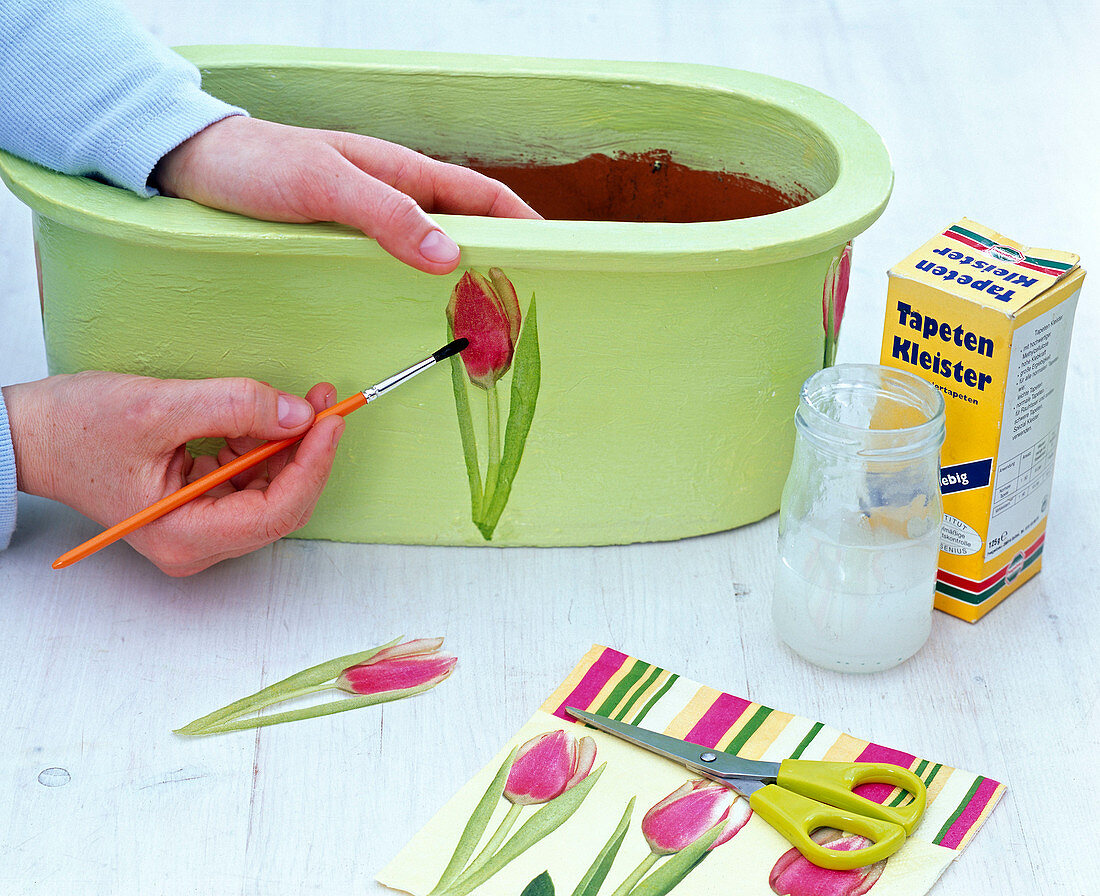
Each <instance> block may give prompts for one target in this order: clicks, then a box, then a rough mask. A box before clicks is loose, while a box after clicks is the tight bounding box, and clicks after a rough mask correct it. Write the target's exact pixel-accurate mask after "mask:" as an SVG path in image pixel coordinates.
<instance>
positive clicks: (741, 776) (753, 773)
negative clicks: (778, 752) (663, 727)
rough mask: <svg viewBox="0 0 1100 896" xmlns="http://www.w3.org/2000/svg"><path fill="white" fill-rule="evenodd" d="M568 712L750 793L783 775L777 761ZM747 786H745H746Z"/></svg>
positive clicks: (600, 717) (595, 716)
mask: <svg viewBox="0 0 1100 896" xmlns="http://www.w3.org/2000/svg"><path fill="white" fill-rule="evenodd" d="M565 711H566V712H567V713H569V714H570V715H571V716H573V717H574V718H577V719H580V720H581V721H583V722H587V723H588V724H589V725H591V726H592V727H593V728H599V729H600V730H601V731H606V732H607V733H608V734H614V735H615V736H616V737H621V738H622V739H623V740H626V741H629V742H630V743H632V744H637V745H638V746H639V747H644V748H645V749H647V750H649V751H650V752H652V753H656V754H657V755H659V756H664V757H665V758H666V759H672V760H673V761H675V762H679V763H681V764H682V765H686V766H687V767H688V768H689V769H691V770H692V771H693V772H696V773H697V774H700V775H705V776H706V777H708V778H714V779H715V780H719V781H722V782H724V783H727V784H730V786H732V787H734V788H736V789H737V790H741V791H742V792H744V793H746V794H748V793H751V792H752V791H753V790H756V789H757V788H758V787H760V786H762V785H763V784H765V783H769V782H771V781H774V780H775V776H776V774H778V772H779V763H777V762H758V761H756V760H754V759H742V758H741V757H740V756H730V755H729V754H728V753H723V752H721V751H719V750H713V749H711V748H710V747H704V746H702V745H701V744H693V743H689V742H688V741H686V740H680V739H679V738H677V737H669V736H668V735H667V734H659V733H658V732H656V731H650V730H649V729H648V728H639V727H638V726H637V725H628V724H627V723H626V722H620V721H618V720H616V719H609V718H608V717H607V716H600V715H596V714H595V713H591V712H585V711H584V710H582V709H574V708H573V707H571V706H567V707H566V708H565ZM743 783H744V785H745V786H744V787H742V784H743Z"/></svg>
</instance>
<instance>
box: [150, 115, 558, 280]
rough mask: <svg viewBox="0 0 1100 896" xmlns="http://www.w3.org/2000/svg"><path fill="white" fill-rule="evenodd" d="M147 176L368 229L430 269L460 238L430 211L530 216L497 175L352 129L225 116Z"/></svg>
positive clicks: (201, 198) (201, 195)
mask: <svg viewBox="0 0 1100 896" xmlns="http://www.w3.org/2000/svg"><path fill="white" fill-rule="evenodd" d="M151 184H152V186H155V187H157V188H158V189H159V190H160V191H161V192H162V193H164V194H166V195H168V196H176V197H182V198H184V199H191V200H193V201H195V202H199V203H201V204H202V205H207V206H210V207H211V208H218V209H222V210H224V211H231V212H237V213H239V214H242V215H248V216H250V217H253V218H261V219H263V220H265V221H291V222H299V223H302V222H311V221H335V222H336V223H339V224H347V225H349V226H351V227H355V228H358V229H359V230H361V231H363V232H364V233H365V234H366V235H367V236H370V237H374V239H376V240H378V242H379V244H380V245H381V246H382V248H383V249H385V250H386V251H387V252H389V253H390V254H391V255H393V256H394V257H395V258H397V259H399V260H401V261H403V262H405V263H406V264H409V265H411V266H412V267H414V268H417V269H418V270H421V271H425V272H426V273H429V274H447V273H450V272H451V271H453V270H454V269H455V268H456V267H458V262H459V248H458V246H457V245H456V244H455V243H454V241H453V240H452V239H451V238H450V237H449V236H447V235H446V234H445V233H444V232H443V230H442V228H440V226H439V225H438V224H437V223H436V222H435V221H433V220H432V219H431V218H430V217H429V216H428V213H429V212H440V213H443V214H455V215H484V216H491V217H501V218H538V217H539V215H538V214H537V213H536V212H535V211H534V210H532V209H531V208H530V207H529V206H528V205H527V204H526V203H524V202H523V200H521V199H520V198H519V197H518V196H516V194H515V193H513V192H512V191H511V190H510V189H508V187H506V186H504V184H502V183H500V182H499V181H496V180H493V179H491V178H488V177H485V176H484V175H482V174H478V173H477V172H476V171H472V170H471V169H469V168H463V167H462V166H461V165H450V164H447V163H445V162H439V161H436V160H434V159H430V158H428V157H427V156H425V155H422V154H420V153H418V152H414V151H413V150H411V149H406V148H405V147H403V146H398V145H397V144H394V143H388V142H386V141H385V140H378V139H375V138H373V137H363V136H360V135H359V134H347V133H344V132H342V131H321V130H312V129H309V128H296V127H291V126H289V125H283V124H276V123H275V122H271V121H264V120H262V119H257V118H246V117H244V116H239V115H238V116H232V117H230V118H223V119H222V120H221V121H217V122H215V123H214V124H212V125H210V126H209V127H207V128H206V129H205V130H202V131H200V132H199V133H198V134H196V135H195V136H194V137H192V138H191V139H190V140H186V141H184V142H183V143H181V144H180V145H179V146H177V147H176V148H175V149H173V150H172V151H171V152H169V153H168V154H167V155H166V156H165V157H164V158H163V159H161V161H160V163H159V164H158V165H157V167H156V169H155V171H154V172H153V178H152V181H151Z"/></svg>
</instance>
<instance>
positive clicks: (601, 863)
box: [573, 796, 637, 896]
mask: <svg viewBox="0 0 1100 896" xmlns="http://www.w3.org/2000/svg"><path fill="white" fill-rule="evenodd" d="M636 799H637V797H636V796H632V797H631V798H630V802H629V803H627V804H626V811H625V812H623V817H622V819H621V820H620V821H619V825H618V827H616V828H615V830H614V831H613V832H612V834H611V837H610V839H608V841H607V843H606V844H604V848H603V849H601V850H600V854H599V855H598V856H596V860H595V861H594V862H593V863H592V867H590V868H589V869H588V871H587V873H586V874H585V875H584V877H582V878H581V882H580V883H579V884H577V889H575V890H574V891H573V896H596V894H597V893H599V892H600V887H602V886H603V882H604V881H605V880H606V879H607V875H608V872H609V871H611V865H612V864H613V863H614V861H615V856H617V855H618V854H619V847H620V846H622V845H623V840H624V839H625V838H626V832H627V831H628V830H629V829H630V816H631V815H632V814H633V812H634V801H635V800H636Z"/></svg>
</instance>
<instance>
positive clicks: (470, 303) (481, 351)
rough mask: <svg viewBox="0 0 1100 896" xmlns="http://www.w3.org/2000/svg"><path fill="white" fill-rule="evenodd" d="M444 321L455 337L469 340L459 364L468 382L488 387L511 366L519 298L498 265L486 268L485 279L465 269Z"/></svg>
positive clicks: (518, 322)
mask: <svg viewBox="0 0 1100 896" xmlns="http://www.w3.org/2000/svg"><path fill="white" fill-rule="evenodd" d="M447 321H448V322H449V323H450V325H451V331H452V332H453V333H454V338H455V339H462V338H465V339H469V340H470V345H469V347H467V348H466V349H464V350H463V352H462V363H463V364H465V365H466V374H467V375H468V376H469V378H470V382H471V383H473V384H474V385H475V386H480V387H481V388H482V389H488V388H489V387H490V386H492V385H493V384H494V383H495V382H496V381H497V380H499V379H500V378H501V377H502V376H504V374H505V373H507V372H508V368H509V367H511V366H512V355H513V354H514V353H515V349H516V340H517V339H518V338H519V328H520V310H519V298H518V297H517V296H516V290H515V288H514V287H513V286H512V283H511V281H510V280H509V279H508V278H507V277H505V276H504V272H503V271H502V270H501V269H500V268H490V269H489V279H488V280H487V279H485V277H483V276H482V275H481V274H479V273H478V272H477V271H474V270H469V271H466V273H465V274H463V275H462V279H460V280H459V281H458V283H457V284H456V285H455V288H454V290H453V291H452V292H451V300H450V302H448V304H447Z"/></svg>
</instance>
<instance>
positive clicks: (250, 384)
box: [162, 377, 313, 445]
mask: <svg viewBox="0 0 1100 896" xmlns="http://www.w3.org/2000/svg"><path fill="white" fill-rule="evenodd" d="M164 386H165V389H166V390H169V391H171V392H172V394H171V395H170V396H163V398H165V399H166V400H167V402H168V403H169V404H170V406H171V407H170V408H169V407H164V408H163V410H164V415H163V416H164V421H165V428H166V429H167V430H168V432H167V435H168V437H169V438H168V442H169V443H170V444H174V445H181V444H183V443H184V442H187V441H190V440H191V439H199V438H226V439H235V438H241V437H242V436H249V437H252V438H256V439H269V440H270V439H285V438H287V437H288V436H293V435H298V434H299V433H301V432H303V431H304V430H305V429H306V428H307V427H308V426H309V424H310V423H312V422H313V406H312V405H311V404H310V403H309V402H308V401H306V400H305V399H304V398H300V397H299V396H297V395H291V394H289V393H287V392H282V391H280V390H278V389H275V388H273V387H272V386H268V385H266V384H265V383H261V382H258V381H257V380H252V379H246V378H244V377H228V378H223V379H205V380H176V381H168V382H166V383H165V384H164ZM162 407H163V405H162Z"/></svg>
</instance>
